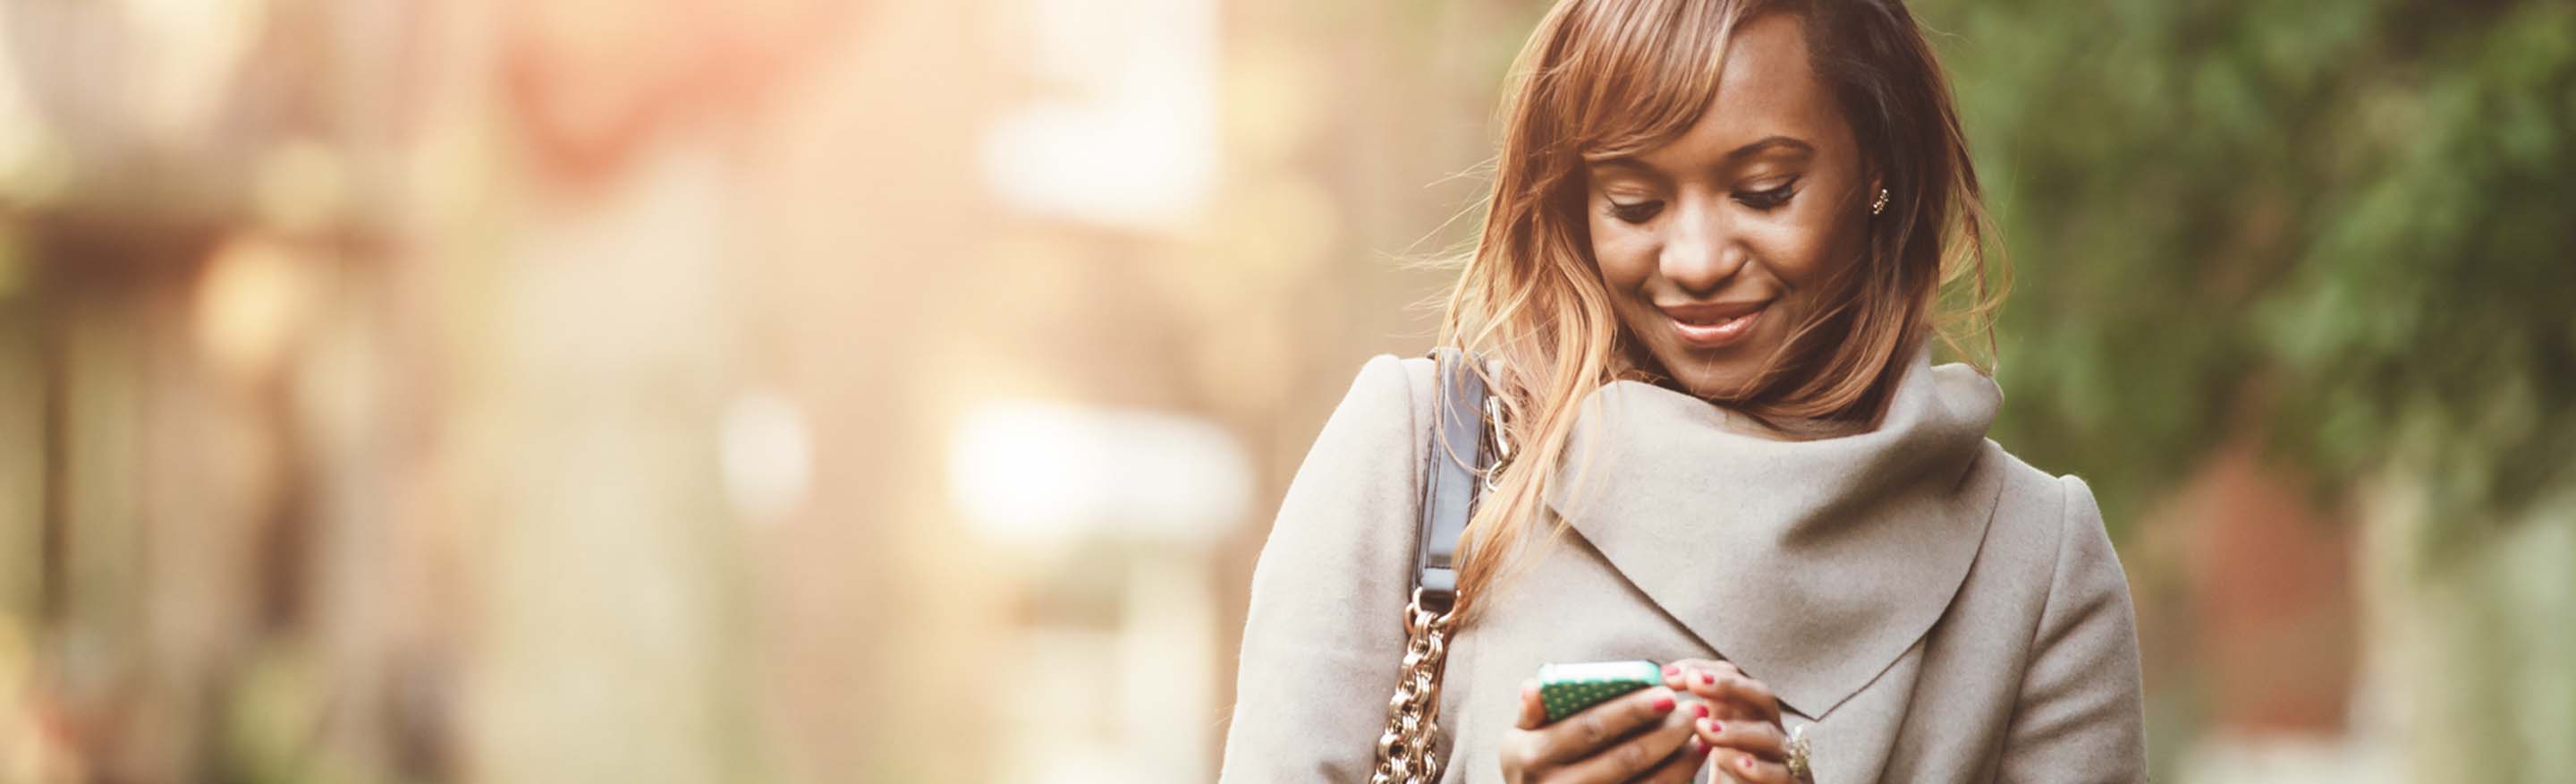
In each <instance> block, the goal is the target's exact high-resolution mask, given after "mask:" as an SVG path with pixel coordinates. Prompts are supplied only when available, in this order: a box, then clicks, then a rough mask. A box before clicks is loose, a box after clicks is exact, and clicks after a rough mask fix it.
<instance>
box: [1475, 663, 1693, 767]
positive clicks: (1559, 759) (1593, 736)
mask: <svg viewBox="0 0 2576 784" xmlns="http://www.w3.org/2000/svg"><path fill="white" fill-rule="evenodd" d="M1707 715H1708V704H1707V703H1705V702H1700V701H1698V700H1691V701H1688V702H1680V703H1676V702H1675V700H1674V695H1673V690H1672V689H1668V688H1664V687H1661V686H1658V687H1655V688H1651V689H1645V690H1641V691H1637V692H1634V693H1630V694H1623V695H1620V696H1618V697H1614V698H1611V699H1609V700H1606V701H1603V702H1602V703H1601V704H1598V705H1594V706H1592V707H1589V708H1585V709H1583V710H1582V711H1580V712H1577V713H1575V714H1574V715H1572V716H1567V717H1565V719H1564V720H1562V721H1558V722H1556V723H1553V724H1550V723H1548V721H1547V707H1546V706H1545V705H1543V704H1541V703H1540V702H1539V696H1538V682H1537V681H1530V682H1529V683H1525V684H1522V685H1521V715H1520V722H1519V724H1518V726H1517V727H1516V728H1515V729H1512V730H1510V731H1508V732H1505V733H1503V744H1502V763H1503V780H1504V781H1508V782H1511V784H1596V783H1598V784H1619V783H1622V782H1654V783H1655V784H1688V782H1689V781H1690V778H1691V774H1694V773H1697V772H1699V766H1700V763H1701V762H1703V761H1705V760H1707V759H1708V749H1707V748H1706V747H1705V746H1701V745H1699V739H1698V738H1696V737H1694V736H1693V732H1692V726H1693V722H1696V721H1698V720H1699V719H1701V718H1702V717H1705V716H1707Z"/></svg>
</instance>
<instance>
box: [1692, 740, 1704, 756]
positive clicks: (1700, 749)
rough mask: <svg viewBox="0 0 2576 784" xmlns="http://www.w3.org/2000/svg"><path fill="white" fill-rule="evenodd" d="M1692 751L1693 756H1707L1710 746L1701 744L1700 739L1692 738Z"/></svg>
mask: <svg viewBox="0 0 2576 784" xmlns="http://www.w3.org/2000/svg"><path fill="white" fill-rule="evenodd" d="M1690 749H1691V753H1692V754H1707V753H1708V744H1706V743H1701V742H1699V739H1698V738H1692V739H1690Z"/></svg>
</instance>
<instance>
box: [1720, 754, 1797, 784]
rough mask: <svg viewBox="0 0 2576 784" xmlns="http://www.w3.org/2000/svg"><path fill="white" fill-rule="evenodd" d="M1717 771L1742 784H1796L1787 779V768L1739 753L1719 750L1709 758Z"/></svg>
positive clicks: (1795, 781)
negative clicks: (1712, 760) (1715, 765)
mask: <svg viewBox="0 0 2576 784" xmlns="http://www.w3.org/2000/svg"><path fill="white" fill-rule="evenodd" d="M1711 759H1714V760H1716V761H1717V763H1718V769H1719V770H1722V771H1725V772H1726V775H1728V776H1732V777H1734V779H1735V780H1736V781H1741V782H1744V784H1798V783H1797V780H1795V779H1791V778H1789V766H1788V765H1784V764H1781V763H1778V762H1773V761H1770V760H1766V759H1762V758H1760V757H1755V756H1753V755H1751V754H1746V753H1744V752H1741V751H1730V750H1727V749H1719V750H1718V751H1717V753H1716V754H1715V755H1712V756H1711Z"/></svg>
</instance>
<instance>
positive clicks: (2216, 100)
mask: <svg viewBox="0 0 2576 784" xmlns="http://www.w3.org/2000/svg"><path fill="white" fill-rule="evenodd" d="M1923 5H1924V7H1923V8H1921V9H1919V11H1918V13H1919V14H1920V15H1921V16H1922V17H1923V19H1924V20H1925V22H1926V23H1927V24H1930V25H1931V26H1932V27H1934V28H1936V29H1939V30H1943V31H1950V33H1954V34H1942V35H1938V36H1936V44H1937V45H1939V46H1941V47H1943V49H1944V50H1945V51H1944V57H1945V62H1946V63H1947V64H1948V65H1949V67H1950V68H1951V69H1953V77H1954V80H1955V82H1956V84H1957V85H1958V89H1959V94H1960V100H1961V103H1962V111H1963V113H1964V114H1965V119H1966V122H1967V125H1968V130H1969V133H1970V134H1971V135H1972V137H1974V140H1975V142H1976V145H1975V149H1976V151H1977V153H1978V156H1979V160H1980V164H1981V167H1982V173H1983V174H1984V176H1985V178H1986V183H1987V186H1988V188H1989V190H1990V193H1991V195H1992V198H1993V199H1994V200H1995V203H1996V206H1997V207H1998V208H1999V209H1998V214H1999V216H2000V217H1999V221H2000V222H2001V223H2002V224H2003V232H2002V233H2003V236H2004V237H2005V238H2006V240H2005V241H2006V243H2007V252H2008V254H2009V257H2010V259H2011V260H2012V261H2013V262H2014V271H2015V273H2016V274H2017V281H2016V284H2017V291H2016V294H2015V297H2014V302H2013V304H2012V306H2011V307H2010V308H2009V309H2008V311H2007V313H2006V316H2005V320H2004V322H2003V324H2002V326H2001V327H2000V329H2001V333H2002V335H2003V338H2004V341H2005V346H2004V352H2003V355H2004V359H2005V363H2004V365H2003V368H2002V378H2001V381H2002V383H2003V385H2004V386H2005V388H2006V389H2007V390H2009V392H2010V396H2011V397H2012V398H2013V405H2011V406H2009V407H2007V413H2006V419H2005V421H2004V422H2002V423H2000V424H1999V426H1998V434H1997V435H1998V438H1999V439H2000V440H2002V441H2004V442H2005V443H2010V444H2013V445H2014V448H2015V449H2016V450H2017V451H2020V452H2022V453H2023V454H2025V456H2027V457H2029V458H2030V459H2031V460H2032V461H2033V462H2034V463H2037V464H2039V465H2045V466H2050V467H2051V468H2052V469H2054V470H2060V471H2071V472H2075V473H2080V474H2083V475H2084V476H2086V477H2087V478H2088V479H2092V480H2094V481H2095V483H2096V485H2097V487H2099V488H2101V495H2102V497H2103V499H2104V501H2105V503H2106V504H2110V505H2112V506H2113V507H2115V508H2114V509H2113V510H2112V511H2113V514H2112V515H2111V519H2113V520H2114V521H2119V520H2128V519H2133V518H2134V517H2135V514H2134V513H2135V512H2136V511H2137V509H2136V507H2137V506H2139V505H2140V504H2142V503H2143V501H2144V500H2145V499H2148V498H2151V497H2154V496H2155V495H2156V494H2157V493H2158V491H2159V490H2161V489H2163V488H2165V487H2167V486H2168V485H2169V484H2170V483H2171V482H2172V481H2174V480H2175V479H2177V478H2178V477H2179V476H2180V475H2181V474H2182V472H2183V471H2184V469H2185V468H2186V467H2187V466H2190V465H2192V464H2194V463H2195V462H2197V461H2198V460H2199V459H2201V458H2202V457H2204V456H2205V455H2206V454H2207V453H2208V452H2209V450H2210V449H2211V448H2212V447H2213V446H2215V445H2216V444H2217V443H2218V442H2220V441H2221V440H2223V439H2225V438H2228V437H2229V436H2230V435H2231V434H2235V433H2240V432H2244V433H2251V434H2256V435H2262V436H2266V437H2269V438H2270V439H2271V440H2272V443H2273V445H2274V446H2275V447H2276V448H2277V449H2276V452H2275V453H2276V455H2277V456H2278V457H2279V458H2280V459H2281V460H2282V461H2283V462H2284V463H2285V464H2288V465H2292V466H2296V467H2299V468H2302V469H2305V470H2308V471H2310V472H2312V473H2313V474H2314V475H2315V476H2316V477H2318V478H2319V479H2320V480H2321V484H2323V485H2324V487H2323V488H2321V489H2325V490H2330V491H2331V490H2335V489H2337V488H2340V487H2342V486H2344V485H2346V484H2348V483H2350V482H2353V481H2357V480H2362V479H2365V478H2368V477H2372V476H2375V475H2378V474H2379V472H2382V471H2404V472H2408V473H2410V474H2420V475H2421V480H2422V481H2423V482H2424V483H2425V486H2426V489H2427V491H2428V492H2427V493H2426V498H2427V503H2428V505H2429V508H2427V509H2424V510H2419V511H2420V512H2421V513H2424V514H2429V515H2433V516H2436V517H2438V518H2441V519H2446V520H2456V521H2460V522H2459V523H2457V524H2450V525H2439V526H2430V527H2428V529H2427V530H2428V531H2429V534H2430V535H2429V536H2428V538H2427V541H2426V542H2425V546H2426V547H2428V548H2437V547H2439V546H2438V545H2434V544H2433V542H2436V541H2438V542H2464V541H2472V540H2474V539H2475V538H2476V537H2474V536H2463V534H2468V533H2471V531H2469V530H2464V526H2473V525H2476V524H2475V523H2471V522H2469V521H2477V520H2503V519H2512V518H2514V517H2516V516H2518V515H2519V514H2520V513H2521V512H2522V511H2524V509H2525V507H2526V506H2527V505H2528V504H2530V503H2531V502H2532V501H2534V500H2535V497H2536V494H2537V493H2538V492H2539V491H2541V490H2543V489H2546V488H2550V487H2556V486H2564V485H2565V484H2566V483H2567V482H2568V481H2569V479H2570V477H2569V475H2568V469H2567V466H2568V465H2569V464H2570V462H2571V461H2570V459H2569V458H2571V457H2576V315H2571V314H2576V266H2571V264H2570V261H2569V255H2568V249H2570V248H2571V247H2576V201H2571V199H2570V198H2569V197H2570V195H2571V189H2570V187H2569V186H2568V184H2567V183H2568V182H2569V180H2570V176H2571V175H2576V160H2571V157H2570V156H2571V154H2576V151H2571V149H2570V144H2571V142H2570V139H2572V138H2576V133H2571V132H2576V5H2571V4H2569V3H2565V2H2561V1H2558V0H2523V1H2521V2H2512V1H2510V0H2502V1H2498V2H2480V3H2468V4H2459V3H2431V2H2409V1H2405V0H2347V2H2340V3H2329V4H2317V3H2308V2H2298V1H2297V0H2251V1H2250V2H2236V1H2232V0H2231V1H2228V2H2217V1H2214V0H2188V1H2186V2H2126V3H2052V2H2035V1H2033V0H2012V1H2009V2H1983V3H1964V2H1955V1H1948V0H1945V1H1941V2H1927V3H1924V4H1923ZM2116 524H2117V523H2116V522H2115V525H2116ZM2438 560H2439V559H2438V558H2437V559H2436V561H2437V562H2438Z"/></svg>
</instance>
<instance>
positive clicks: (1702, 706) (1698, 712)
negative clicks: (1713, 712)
mask: <svg viewBox="0 0 2576 784" xmlns="http://www.w3.org/2000/svg"><path fill="white" fill-rule="evenodd" d="M1691 715H1693V716H1698V717H1700V718H1703V719H1705V718H1708V703H1705V702H1694V703H1691Z"/></svg>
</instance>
